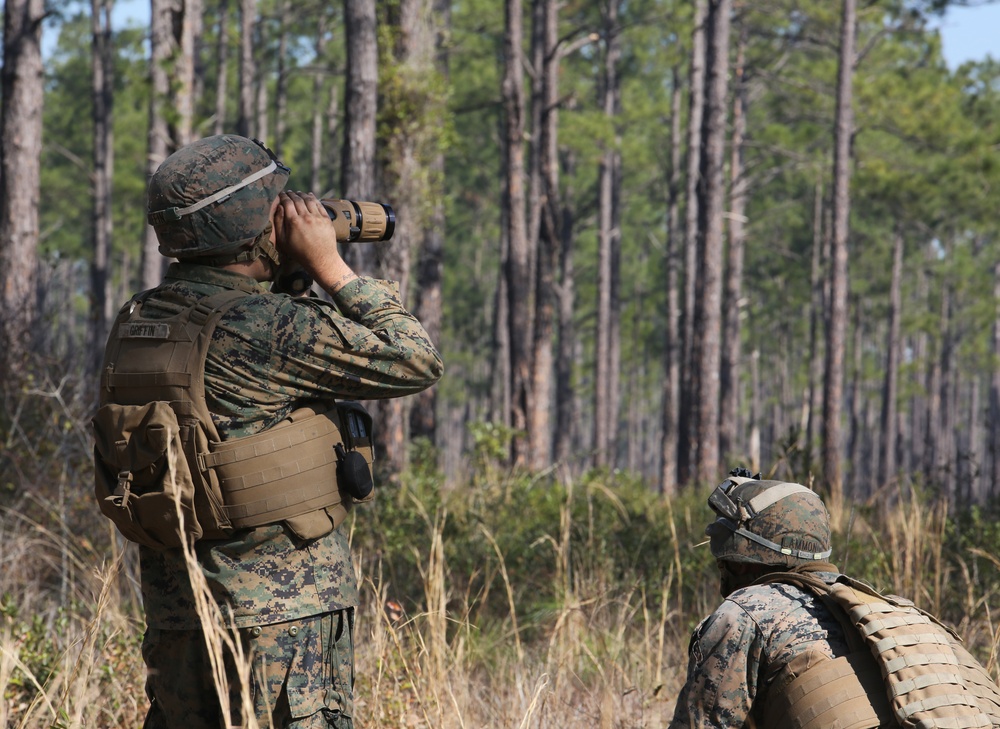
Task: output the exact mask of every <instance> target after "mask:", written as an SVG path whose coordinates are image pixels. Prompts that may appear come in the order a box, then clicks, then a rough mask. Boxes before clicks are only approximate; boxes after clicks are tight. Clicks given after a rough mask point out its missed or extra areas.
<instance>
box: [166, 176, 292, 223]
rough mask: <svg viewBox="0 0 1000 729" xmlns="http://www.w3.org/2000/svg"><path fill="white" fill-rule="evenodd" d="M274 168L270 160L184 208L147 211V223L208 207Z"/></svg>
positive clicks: (178, 218)
mask: <svg viewBox="0 0 1000 729" xmlns="http://www.w3.org/2000/svg"><path fill="white" fill-rule="evenodd" d="M276 169H278V163H277V162H275V161H274V160H271V164H269V165H268V166H267V167H265V168H264V169H262V170H258V171H257V172H254V173H253V174H252V175H249V176H248V177H244V178H243V179H242V180H240V181H239V182H237V183H236V184H235V185H230V186H229V187H224V188H222V189H221V190H219V191H218V192H216V193H214V194H212V195H209V196H208V197H206V198H205V199H203V200H199V201H198V202H196V203H194V204H193V205H188V206H187V207H186V208H167V209H165V210H156V211H154V212H151V213H149V215H148V216H147V217H148V219H149V224H150V225H159V224H161V223H166V222H172V221H177V220H180V219H181V218H182V217H184V216H185V215H190V214H191V213H196V212H198V211H199V210H201V209H202V208H205V207H208V206H209V205H211V204H212V203H216V202H218V201H219V200H221V199H223V198H224V197H228V196H229V195H232V194H233V193H234V192H236V191H237V190H242V189H243V188H244V187H246V186H247V185H252V184H253V183H255V182H256V181H257V180H259V179H261V178H262V177H267V176H268V175H269V174H271V173H272V172H274V171H275V170H276Z"/></svg>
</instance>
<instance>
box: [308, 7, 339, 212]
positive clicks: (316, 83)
mask: <svg viewBox="0 0 1000 729" xmlns="http://www.w3.org/2000/svg"><path fill="white" fill-rule="evenodd" d="M328 17H329V16H328V15H327V13H326V12H323V11H321V12H320V14H319V17H318V18H316V44H315V46H314V49H315V51H316V65H317V67H318V68H317V69H316V74H315V75H314V76H313V98H312V104H313V107H312V132H311V141H310V145H309V162H310V165H309V170H310V174H309V189H310V190H312V191H313V192H314V193H316V194H317V195H323V194H324V192H325V189H324V183H323V182H322V181H321V179H320V174H321V171H322V168H323V149H324V146H323V111H324V109H323V98H324V96H325V94H324V91H325V89H324V87H325V85H326V84H325V78H326V77H325V74H324V73H323V72H322V70H321V69H322V68H323V67H324V65H325V56H326V35H327V26H328V25H329V21H328ZM330 95H331V96H332V97H335V96H336V94H334V93H333V90H332V89H331V90H330Z"/></svg>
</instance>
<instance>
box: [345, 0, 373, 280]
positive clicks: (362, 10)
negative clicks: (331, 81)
mask: <svg viewBox="0 0 1000 729" xmlns="http://www.w3.org/2000/svg"><path fill="white" fill-rule="evenodd" d="M344 27H345V28H349V29H350V37H351V52H350V53H348V54H347V73H346V74H345V78H344V151H343V154H342V155H341V181H340V188H341V191H342V194H343V195H344V196H345V197H349V198H352V199H355V200H371V199H372V198H373V197H374V195H375V141H376V114H377V111H378V108H377V100H378V35H377V31H376V21H375V0H344ZM344 257H345V259H346V260H347V262H348V263H349V264H350V265H351V266H352V267H354V269H355V270H356V271H358V273H365V274H371V273H372V272H373V271H374V269H375V249H374V246H349V247H348V248H347V250H346V251H345V253H344Z"/></svg>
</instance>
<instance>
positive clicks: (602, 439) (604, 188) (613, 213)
mask: <svg viewBox="0 0 1000 729" xmlns="http://www.w3.org/2000/svg"><path fill="white" fill-rule="evenodd" d="M619 32H620V29H619V27H618V1H617V0H610V2H608V3H607V6H606V13H605V17H604V40H605V55H604V69H603V75H602V79H601V86H602V97H603V107H604V116H605V119H607V121H608V124H609V125H611V126H612V127H614V126H616V125H617V116H618V114H619V113H620V109H621V87H620V79H619V77H618V63H619V61H620V59H621V43H620V38H619ZM618 141H619V140H618V133H617V131H616V132H615V134H614V141H613V143H612V145H611V146H610V148H608V147H605V149H604V151H603V152H602V154H601V162H600V168H599V170H598V183H597V185H598V196H599V197H598V221H599V222H598V244H597V245H598V253H597V343H596V346H595V350H594V357H595V367H594V465H595V466H610V467H612V468H614V465H615V457H616V449H617V432H618V407H617V405H618V397H617V395H618V384H619V368H618V366H617V361H618V357H619V353H618V351H617V350H618V346H619V342H618V341H616V340H617V339H618V337H617V332H618V327H619V321H618V313H619V308H620V304H619V301H618V299H619V292H618V288H619V281H618V278H619V275H618V269H619V266H620V264H619V259H620V255H621V230H620V226H619V225H618V216H619V212H618V197H619V190H618V187H619V174H620V173H619V170H620V167H621V153H620V152H619V151H618V149H617V143H618Z"/></svg>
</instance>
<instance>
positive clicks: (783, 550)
mask: <svg viewBox="0 0 1000 729" xmlns="http://www.w3.org/2000/svg"><path fill="white" fill-rule="evenodd" d="M718 521H720V522H722V523H723V524H724V525H725V526H726V528H728V529H730V530H731V531H732V532H734V533H735V534H739V535H740V536H741V537H746V538H747V539H749V540H750V541H751V542H756V543H757V544H759V545H760V546H762V547H767V548H768V549H770V550H773V551H775V552H778V553H779V554H784V555H787V556H789V557H795V558H797V559H808V560H813V561H818V560H821V559H826V558H827V557H829V556H830V555H831V554H833V550H832V549H827V550H826V551H825V552H806V551H804V550H801V549H792V548H790V547H782V546H781V545H780V544H775V543H774V542H772V541H771V540H770V539H765V538H764V537H762V536H760V535H759V534H754V533H753V532H748V531H747V530H746V529H743V528H742V527H740V526H737V525H736V524H734V523H733V522H731V521H730V520H729V519H726V518H721V519H718Z"/></svg>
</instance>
